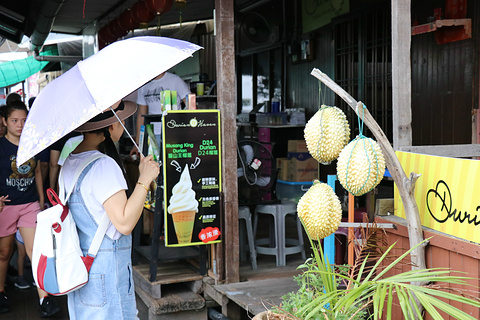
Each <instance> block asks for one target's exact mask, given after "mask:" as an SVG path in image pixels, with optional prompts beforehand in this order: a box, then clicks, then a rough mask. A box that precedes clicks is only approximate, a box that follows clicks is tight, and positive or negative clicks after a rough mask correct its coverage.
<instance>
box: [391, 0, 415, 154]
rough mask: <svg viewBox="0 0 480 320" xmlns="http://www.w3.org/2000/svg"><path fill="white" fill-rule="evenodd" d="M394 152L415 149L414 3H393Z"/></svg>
mask: <svg viewBox="0 0 480 320" xmlns="http://www.w3.org/2000/svg"><path fill="white" fill-rule="evenodd" d="M391 2H392V118H393V128H392V129H393V130H392V132H393V149H394V150H399V149H400V147H405V146H411V145H412V108H411V102H412V72H411V66H410V47H411V34H412V28H411V18H410V0H402V1H394V0H392V1H391Z"/></svg>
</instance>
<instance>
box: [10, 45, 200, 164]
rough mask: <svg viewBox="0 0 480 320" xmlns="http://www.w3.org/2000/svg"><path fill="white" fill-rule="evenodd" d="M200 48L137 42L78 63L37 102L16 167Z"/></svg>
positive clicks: (24, 130) (110, 47) (45, 90)
mask: <svg viewBox="0 0 480 320" xmlns="http://www.w3.org/2000/svg"><path fill="white" fill-rule="evenodd" d="M199 49H201V47H199V46H197V45H195V44H192V43H190V42H187V41H182V40H177V39H171V38H165V37H136V38H130V39H127V40H122V41H117V42H114V43H112V44H111V45H109V46H107V47H105V48H103V49H102V50H100V51H99V52H98V53H96V54H94V55H93V56H91V57H89V58H87V59H85V60H83V61H80V62H78V63H77V64H76V65H75V66H74V67H73V68H71V69H70V70H68V71H67V72H66V73H64V74H63V75H61V76H60V77H58V78H57V79H55V80H53V81H52V82H51V83H49V84H48V85H47V86H46V87H45V88H44V89H43V90H42V91H41V92H40V94H39V95H38V97H37V98H36V99H35V102H34V103H33V105H32V108H31V110H30V112H29V114H28V117H27V121H26V122H25V126H24V128H23V131H22V135H21V136H20V144H19V146H18V154H17V165H21V164H22V163H24V162H25V161H26V160H28V159H30V158H31V157H32V156H34V155H36V154H37V153H39V152H40V151H42V150H44V149H45V148H47V147H48V146H50V145H51V144H53V143H54V142H55V141H57V140H59V139H60V138H62V137H63V136H65V135H66V134H68V133H69V132H71V131H72V130H74V129H76V128H78V127H79V126H80V125H82V124H83V123H85V122H87V121H88V120H90V119H91V118H93V117H95V116H96V115H97V114H99V113H101V112H103V111H104V110H106V109H107V108H109V107H110V106H111V105H113V104H114V103H115V102H117V101H118V100H120V99H122V98H123V97H125V96H126V95H128V94H130V93H131V92H133V91H135V90H136V89H138V88H139V87H141V86H142V85H144V84H145V83H147V82H148V81H150V80H151V79H153V78H155V77H156V76H158V75H159V74H160V73H162V72H164V71H167V70H168V69H170V68H172V67H173V66H175V65H176V64H178V63H179V62H181V61H183V60H185V59H186V58H188V57H191V56H192V54H193V53H194V52H195V51H197V50H199Z"/></svg>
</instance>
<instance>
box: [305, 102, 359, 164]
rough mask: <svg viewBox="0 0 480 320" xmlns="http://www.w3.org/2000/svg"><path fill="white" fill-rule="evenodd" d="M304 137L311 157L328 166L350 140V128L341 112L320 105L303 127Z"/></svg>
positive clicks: (334, 108) (337, 109) (335, 108)
mask: <svg viewBox="0 0 480 320" xmlns="http://www.w3.org/2000/svg"><path fill="white" fill-rule="evenodd" d="M304 136H305V141H306V143H307V148H308V152H310V154H311V155H312V157H313V158H315V159H316V160H317V161H318V162H320V163H322V164H329V163H330V162H332V161H333V160H335V159H337V157H338V155H339V154H340V151H342V149H343V148H344V147H345V146H346V145H347V143H348V141H349V140H350V126H349V125H348V121H347V117H346V116H345V114H344V113H343V111H342V110H340V109H339V108H337V107H330V106H325V105H322V107H321V108H320V109H319V110H318V111H317V112H316V113H315V115H314V116H313V117H311V118H310V120H308V122H307V124H306V125H305V131H304Z"/></svg>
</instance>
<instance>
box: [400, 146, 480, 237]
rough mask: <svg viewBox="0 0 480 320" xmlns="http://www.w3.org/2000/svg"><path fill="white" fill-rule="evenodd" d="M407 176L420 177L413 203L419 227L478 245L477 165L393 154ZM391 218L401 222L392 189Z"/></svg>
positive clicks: (479, 187) (479, 170)
mask: <svg viewBox="0 0 480 320" xmlns="http://www.w3.org/2000/svg"><path fill="white" fill-rule="evenodd" d="M396 154H397V157H398V159H399V160H400V163H401V165H402V167H403V170H405V173H406V174H407V176H409V175H410V172H415V173H418V174H421V176H420V178H419V179H418V180H417V182H416V184H415V200H416V202H417V206H418V211H419V213H420V220H421V221H422V225H423V226H425V227H428V228H431V229H434V230H437V231H441V232H444V233H446V234H449V235H452V236H455V237H458V238H462V239H465V240H469V241H473V242H476V243H480V226H478V225H479V224H480V176H479V175H480V161H478V160H469V159H456V158H446V157H437V156H429V155H423V154H416V153H408V152H399V151H397V152H396ZM394 193H395V195H394V196H395V215H397V216H400V217H403V218H405V211H404V207H403V203H402V201H401V198H400V194H399V192H398V189H397V187H396V186H395V191H394Z"/></svg>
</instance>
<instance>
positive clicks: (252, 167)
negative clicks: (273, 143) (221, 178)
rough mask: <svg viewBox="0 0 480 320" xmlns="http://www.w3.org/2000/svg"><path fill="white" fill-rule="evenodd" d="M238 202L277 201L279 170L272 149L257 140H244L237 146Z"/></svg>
mask: <svg viewBox="0 0 480 320" xmlns="http://www.w3.org/2000/svg"><path fill="white" fill-rule="evenodd" d="M237 154H238V156H237V175H238V203H239V204H240V205H242V204H243V205H248V204H256V203H265V202H275V201H278V200H277V198H276V196H275V185H276V182H277V175H278V170H277V168H276V163H275V158H274V157H273V155H272V153H271V152H270V150H269V149H268V148H267V147H266V146H265V145H264V144H262V143H259V142H258V141H255V140H242V141H239V142H238V148H237Z"/></svg>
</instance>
